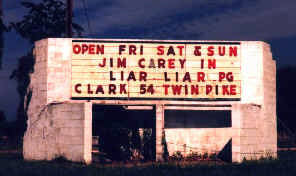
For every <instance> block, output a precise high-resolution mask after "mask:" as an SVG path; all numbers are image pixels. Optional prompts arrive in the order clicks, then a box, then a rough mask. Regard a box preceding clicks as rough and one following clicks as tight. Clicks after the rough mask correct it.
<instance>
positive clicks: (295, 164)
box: [0, 151, 296, 176]
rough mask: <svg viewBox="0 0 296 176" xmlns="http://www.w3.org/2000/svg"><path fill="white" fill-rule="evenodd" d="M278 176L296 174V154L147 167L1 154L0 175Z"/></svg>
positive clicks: (284, 153)
mask: <svg viewBox="0 0 296 176" xmlns="http://www.w3.org/2000/svg"><path fill="white" fill-rule="evenodd" d="M2 175H3V176H4V175H9V176H62V175H63V176H83V175H86V176H96V175H102V176H109V175H110V176H111V175H112V176H117V175H118V176H119V175H124V176H156V175H161V176H162V175H163V176H183V175H184V176H187V175H188V176H189V175H197V176H198V175H201V176H207V175H209V176H220V175H221V176H222V175H226V176H256V175H258V176H259V175H260V176H264V175H267V176H278V175H287V176H289V175H291V176H295V175H296V152H290V151H286V152H283V153H280V154H279V159H277V160H259V161H247V162H243V163H241V164H230V163H229V164H216V163H211V162H204V163H201V164H190V163H189V164H183V163H182V162H177V163H161V164H160V163H152V164H148V165H145V166H132V167H124V166H108V167H107V166H100V165H95V164H92V165H88V166H86V165H82V164H78V163H71V162H66V161H62V160H57V161H52V162H46V161H42V162H40V161H38V162H37V161H36V162H28V161H24V160H23V159H22V158H21V155H19V154H0V176H2Z"/></svg>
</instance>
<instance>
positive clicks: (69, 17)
mask: <svg viewBox="0 0 296 176" xmlns="http://www.w3.org/2000/svg"><path fill="white" fill-rule="evenodd" d="M66 1H67V4H66V5H67V7H66V37H68V38H72V16H73V0H66Z"/></svg>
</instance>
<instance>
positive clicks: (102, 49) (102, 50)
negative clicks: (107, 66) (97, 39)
mask: <svg viewBox="0 0 296 176" xmlns="http://www.w3.org/2000/svg"><path fill="white" fill-rule="evenodd" d="M99 53H101V54H104V45H101V46H100V45H97V50H96V54H99Z"/></svg>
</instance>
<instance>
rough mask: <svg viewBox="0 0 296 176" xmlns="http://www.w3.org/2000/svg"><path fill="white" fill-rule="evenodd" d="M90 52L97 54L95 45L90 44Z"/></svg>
mask: <svg viewBox="0 0 296 176" xmlns="http://www.w3.org/2000/svg"><path fill="white" fill-rule="evenodd" d="M88 54H95V45H93V44H90V45H89V50H88Z"/></svg>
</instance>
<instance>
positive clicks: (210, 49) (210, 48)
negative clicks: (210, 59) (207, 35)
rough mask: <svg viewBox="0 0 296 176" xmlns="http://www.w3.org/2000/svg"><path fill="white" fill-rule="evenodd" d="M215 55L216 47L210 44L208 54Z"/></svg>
mask: <svg viewBox="0 0 296 176" xmlns="http://www.w3.org/2000/svg"><path fill="white" fill-rule="evenodd" d="M213 55H214V47H213V46H209V47H208V56H213Z"/></svg>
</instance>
